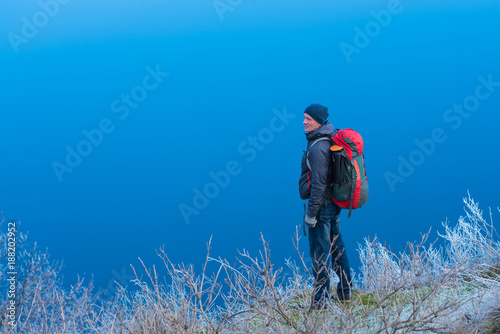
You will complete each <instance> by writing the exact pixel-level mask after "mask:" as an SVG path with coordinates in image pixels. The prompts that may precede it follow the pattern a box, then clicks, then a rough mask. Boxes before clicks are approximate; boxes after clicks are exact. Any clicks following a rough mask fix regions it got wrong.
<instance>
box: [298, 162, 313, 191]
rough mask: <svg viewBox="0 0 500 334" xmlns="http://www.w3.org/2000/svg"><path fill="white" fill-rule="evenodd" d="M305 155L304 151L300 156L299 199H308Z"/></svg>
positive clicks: (307, 170) (307, 175)
mask: <svg viewBox="0 0 500 334" xmlns="http://www.w3.org/2000/svg"><path fill="white" fill-rule="evenodd" d="M306 155H307V153H304V155H303V156H302V162H301V168H300V169H301V174H300V178H299V195H300V198H301V199H308V198H309V195H310V191H309V182H310V178H309V174H310V173H309V169H308V168H307V164H306Z"/></svg>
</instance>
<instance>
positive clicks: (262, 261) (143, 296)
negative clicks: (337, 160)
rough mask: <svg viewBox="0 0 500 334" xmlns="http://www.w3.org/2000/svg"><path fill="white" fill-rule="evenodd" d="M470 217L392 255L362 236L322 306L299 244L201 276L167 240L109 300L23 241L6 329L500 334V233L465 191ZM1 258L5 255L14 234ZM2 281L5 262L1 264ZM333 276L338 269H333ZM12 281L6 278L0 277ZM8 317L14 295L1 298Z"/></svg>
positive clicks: (208, 265) (209, 262)
mask: <svg viewBox="0 0 500 334" xmlns="http://www.w3.org/2000/svg"><path fill="white" fill-rule="evenodd" d="M464 203H465V208H466V215H465V216H464V217H461V218H460V219H459V222H458V224H457V225H456V226H454V227H450V226H449V225H448V223H444V224H443V225H444V228H445V231H444V233H443V234H440V237H441V238H442V239H443V240H444V241H445V247H437V246H436V243H435V242H429V241H428V239H429V236H430V231H429V232H428V233H426V234H423V235H422V239H421V240H420V241H419V242H418V243H408V245H407V247H406V249H405V250H404V251H403V252H401V253H398V254H396V253H393V252H391V251H390V250H389V249H387V248H386V247H384V246H383V245H382V244H381V243H380V242H379V241H378V240H377V239H375V240H373V241H370V240H368V239H366V240H365V243H364V245H359V254H360V259H361V268H360V269H361V272H360V274H359V275H358V277H357V281H356V284H355V287H354V290H353V299H352V300H351V301H350V302H341V301H340V300H338V299H335V298H332V299H330V300H328V301H326V305H327V308H326V309H325V310H319V311H315V310H311V308H310V306H311V305H312V302H313V298H314V292H315V288H316V287H315V282H314V279H313V278H312V275H311V273H310V271H309V270H310V268H308V266H307V265H306V263H305V260H304V256H303V254H301V253H300V252H299V242H300V239H301V238H300V237H299V233H298V230H297V231H296V235H295V240H294V245H295V249H296V251H297V253H298V264H297V263H296V262H295V261H292V260H290V259H289V260H286V264H287V266H288V269H289V272H290V273H291V274H288V275H284V274H283V268H281V267H278V266H276V265H275V264H274V263H273V261H272V256H271V247H270V245H269V243H268V242H267V241H266V240H265V238H264V237H263V236H262V235H261V248H260V250H259V252H258V254H257V256H255V255H252V254H250V252H248V251H246V250H242V251H240V252H239V255H238V257H237V258H236V260H235V263H231V262H229V261H228V260H227V259H222V258H213V257H211V255H210V250H211V243H210V242H208V244H207V256H206V258H205V262H204V264H203V266H202V268H201V272H200V273H197V272H196V270H195V267H194V266H193V265H184V264H181V265H175V264H174V263H172V262H171V261H170V259H169V257H168V256H167V253H166V251H165V249H164V248H161V249H159V250H158V252H157V254H158V256H159V257H160V259H161V260H162V262H163V266H162V268H160V269H157V268H156V267H155V266H153V267H152V268H151V269H149V268H148V267H147V266H146V265H145V264H144V263H143V262H142V261H141V264H142V268H141V270H140V272H139V271H137V270H136V269H135V268H133V270H134V273H135V277H136V279H135V280H134V283H135V287H136V290H135V291H127V290H125V289H123V288H119V289H118V293H117V295H116V296H115V298H113V299H112V300H107V301H106V300H104V299H101V298H97V297H96V296H97V294H93V293H92V284H91V282H90V283H89V284H88V285H87V286H85V285H84V284H83V282H84V281H83V280H82V279H80V280H79V281H78V284H77V285H76V286H74V287H72V289H70V290H69V291H66V290H65V289H63V288H62V281H61V279H60V274H59V272H60V269H61V265H60V264H57V263H51V262H50V261H49V259H48V255H47V253H46V252H40V251H39V250H38V249H37V248H36V246H35V247H33V248H30V249H29V251H28V248H26V249H24V248H23V247H26V246H25V244H26V237H25V236H24V235H22V236H21V237H20V238H19V239H18V240H19V243H20V245H19V248H20V249H23V251H22V252H21V253H20V256H19V258H20V260H21V261H18V262H19V272H20V273H21V274H20V275H19V281H18V285H19V286H18V294H19V297H18V299H16V303H18V304H17V305H18V310H19V312H18V313H19V322H18V323H17V326H16V327H15V329H14V328H8V327H7V326H5V317H3V318H0V319H1V321H2V326H3V327H2V330H3V333H134V334H135V333H137V334H139V333H144V334H149V333H151V334H153V333H264V332H265V333H414V332H428V333H498V332H499V331H500V328H499V327H500V326H499V320H500V293H499V292H498V291H500V266H499V254H500V252H499V250H500V246H499V242H498V239H497V238H496V234H495V233H496V232H495V230H494V228H493V221H492V214H491V212H490V220H491V222H486V221H485V220H484V219H483V217H482V212H481V211H480V210H479V207H478V204H477V203H475V202H474V201H473V200H472V199H471V198H470V196H469V198H467V199H464ZM1 238H2V239H0V241H1V242H2V244H1V246H2V247H1V249H2V250H1V252H2V253H0V256H2V255H4V254H5V251H4V248H5V247H4V246H5V245H4V244H5V238H4V236H3V235H2V237H1ZM0 275H2V276H1V277H2V278H4V277H5V275H6V271H5V268H4V267H2V266H0ZM330 275H332V279H334V278H335V277H333V276H334V275H335V274H334V273H333V272H331V273H330ZM2 281H3V280H2ZM1 298H3V299H0V301H1V302H2V304H1V305H2V306H1V307H2V314H5V312H4V311H5V305H6V304H5V302H6V300H5V296H2V297H1Z"/></svg>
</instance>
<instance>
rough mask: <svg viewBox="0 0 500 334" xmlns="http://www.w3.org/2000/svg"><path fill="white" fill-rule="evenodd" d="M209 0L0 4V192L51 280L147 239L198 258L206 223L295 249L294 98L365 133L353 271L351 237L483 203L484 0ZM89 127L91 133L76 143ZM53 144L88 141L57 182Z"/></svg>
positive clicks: (491, 130) (349, 225)
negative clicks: (53, 264) (48, 261)
mask: <svg viewBox="0 0 500 334" xmlns="http://www.w3.org/2000/svg"><path fill="white" fill-rule="evenodd" d="M220 3H222V4H223V5H224V4H225V5H226V6H230V7H231V8H232V10H227V11H225V12H223V14H222V16H220V15H219V14H218V12H217V10H216V9H215V7H214V2H213V1H195V0H191V1H182V2H181V1H163V2H160V1H121V2H115V1H107V2H105V3H103V2H98V1H87V2H79V1H75V0H72V1H67V3H65V4H62V2H61V3H57V4H58V6H57V5H55V4H56V2H55V0H54V1H40V2H37V1H24V2H22V3H20V2H17V1H16V2H14V1H6V2H3V3H2V4H1V5H0V13H1V14H0V18H1V19H0V36H2V38H0V57H1V62H0V73H1V74H2V76H1V77H2V79H3V80H2V81H1V82H2V84H1V85H2V87H1V88H2V95H1V96H2V99H1V102H0V110H1V115H2V121H1V123H0V143H1V145H0V154H1V156H2V157H3V159H2V162H1V164H0V175H2V177H1V178H0V208H1V209H2V210H3V213H4V215H5V218H6V219H16V220H20V221H21V222H22V229H23V230H25V231H29V235H30V240H31V241H37V243H38V244H39V245H40V246H41V247H42V248H45V247H48V249H49V252H50V253H51V254H52V257H53V259H64V263H65V269H64V273H65V277H67V280H68V281H69V282H71V281H73V280H74V279H75V277H76V275H77V274H86V275H90V274H94V277H95V280H96V282H97V284H98V285H99V286H103V285H105V284H106V283H107V282H108V281H110V280H112V279H116V277H115V276H116V275H115V273H116V272H123V270H125V272H126V273H127V275H130V271H129V264H131V263H132V264H134V265H137V264H138V261H137V257H141V258H143V259H144V260H145V261H146V263H153V262H154V261H155V252H154V251H155V249H157V248H158V247H159V246H161V245H163V244H165V248H166V251H167V253H169V254H170V255H171V256H172V259H173V260H174V262H185V263H195V264H199V263H201V261H202V259H203V256H204V253H205V248H206V245H205V243H206V241H208V239H209V238H210V236H213V247H214V248H213V252H214V254H213V255H214V256H223V257H228V258H234V256H235V255H236V254H237V252H236V250H237V249H243V248H246V249H250V250H255V249H256V248H257V247H258V238H259V233H260V232H262V233H263V234H264V236H265V237H267V238H269V239H270V240H271V247H272V249H273V252H274V258H275V260H276V261H277V262H278V263H282V261H283V259H284V258H285V257H290V256H292V257H293V256H295V254H294V250H293V245H292V242H291V239H292V237H293V233H294V230H295V227H296V226H297V225H298V224H300V223H301V217H302V202H301V201H300V199H299V196H298V190H297V187H298V182H297V181H298V177H299V173H300V157H301V155H302V150H303V149H304V148H305V138H304V134H303V126H302V115H303V110H304V109H305V108H306V107H307V106H308V105H309V104H310V103H321V104H324V105H326V106H328V108H329V110H330V121H331V122H332V123H333V124H334V126H335V127H337V128H354V129H355V130H357V131H359V132H360V133H361V134H362V135H363V137H364V139H365V158H366V169H367V172H368V180H369V184H370V200H369V202H368V203H367V204H366V206H365V207H363V208H362V209H360V210H357V211H356V212H354V213H353V217H352V218H351V219H349V220H348V219H347V218H346V214H345V213H343V214H342V229H343V233H344V239H345V241H346V243H347V247H348V252H349V256H350V258H351V264H352V266H353V267H354V269H355V270H356V266H357V257H358V254H357V253H356V251H355V249H356V248H357V244H358V243H362V242H363V238H365V237H371V238H373V237H374V236H375V235H377V236H378V237H379V238H380V239H381V240H382V241H384V242H387V244H390V245H392V247H393V248H394V249H396V250H400V249H403V247H404V244H405V242H407V241H414V240H417V239H419V235H420V232H426V231H428V230H429V228H430V227H431V226H432V227H433V231H434V232H435V231H436V230H439V228H440V223H441V221H444V220H445V219H447V217H448V218H449V219H450V220H452V221H454V220H456V219H457V218H458V216H459V215H460V214H461V213H462V209H461V208H462V203H461V199H462V198H463V197H465V196H467V191H468V190H469V191H470V193H471V195H472V196H473V197H474V198H475V199H476V200H478V201H479V202H480V203H481V205H482V206H483V209H487V207H488V206H491V207H493V208H495V207H496V206H498V205H499V196H498V193H497V191H496V189H497V188H498V187H499V186H500V181H499V178H498V177H497V176H496V174H495V171H496V165H497V164H498V162H499V160H500V159H499V155H498V154H497V153H496V146H497V144H498V142H499V141H498V135H497V126H498V124H499V119H500V116H499V111H500V87H499V86H498V82H500V65H499V62H498V59H499V56H500V47H499V43H498V40H499V38H500V20H499V17H500V6H499V5H498V2H496V1H477V2H474V3H470V2H465V1H454V2H451V1H440V2H429V1H401V2H396V1H370V2H368V1H340V2H335V3H325V2H324V1H309V2H294V3H289V2H285V1H271V2H270V1H266V2H264V1H245V0H243V1H240V2H238V1H233V2H232V3H233V5H229V4H230V3H231V2H227V1H221V2H220ZM220 3H219V5H220ZM51 6H52V7H51ZM43 8H49V9H45V10H44V9H43ZM223 8H229V7H223ZM47 11H49V12H50V11H51V12H50V13H51V14H52V16H51V15H49V14H46V15H45V16H44V13H47ZM391 11H392V12H391ZM384 13H385V14H386V16H384ZM387 13H390V16H389V18H390V19H389V18H388V16H387ZM221 17H222V18H223V19H221ZM384 18H385V21H383V20H384ZM26 20H27V21H28V22H29V23H26V22H27V21H26ZM37 20H38V21H37ZM380 20H382V21H380ZM34 22H38V25H39V26H38V27H37V26H36V25H35V28H36V32H34V31H31V32H30V30H29V27H26V25H29V24H34ZM381 22H382V23H381ZM377 27H378V28H377ZM367 29H368V30H367ZM369 29H375V30H369ZM359 31H361V32H362V33H361V34H365V38H364V39H363V36H361V35H360V33H359ZM23 33H24V34H25V35H26V33H28V36H29V37H26V36H24V35H23ZM30 33H31V35H30ZM12 34H15V35H17V36H18V37H16V38H25V40H23V41H24V42H22V43H21V44H17V46H16V43H15V42H12V38H13V37H12V36H13V35H12ZM361 42H362V43H361ZM342 45H344V46H345V45H350V46H351V47H352V48H356V50H357V51H356V52H354V53H351V54H348V55H346V53H345V49H344V51H343V49H342ZM350 50H353V49H350ZM152 73H156V74H152ZM488 82H489V83H488ZM153 86H154V88H153ZM148 87H149V88H148ZM477 94H479V95H477ZM127 96H129V100H128V101H129V102H128V103H127V102H125V101H126V100H125V99H127ZM134 96H135V98H137V100H136V101H135V102H134ZM478 96H479V97H478ZM130 98H132V101H131V100H130ZM115 101H118V102H116V103H115ZM114 103H115V104H114ZM463 104H467V107H468V108H469V109H470V110H472V111H467V110H465V109H464V108H462V109H461V110H462V111H461V112H458V111H457V110H458V109H455V107H454V105H463ZM119 107H122V109H120V110H118V108H119ZM123 108H125V109H123ZM125 110H127V111H125ZM277 115H282V117H285V116H283V115H289V116H288V118H287V117H285V118H284V119H285V121H283V120H282V119H280V120H281V121H278V120H274V121H273V119H275V118H276V117H277ZM278 118H279V117H278ZM287 122H288V123H287ZM103 124H104V126H103ZM272 124H274V125H275V126H272ZM95 129H99V131H101V132H102V137H100V136H99V135H96V137H94V141H95V142H96V143H98V144H96V145H94V144H92V145H91V146H90V147H88V146H85V145H86V144H85V143H84V142H85V141H89V140H88V138H87V137H86V136H85V134H84V132H85V131H86V132H87V133H94V134H95V133H96V132H95V131H94V130H95ZM103 129H105V130H107V133H104V132H103V131H102V130H103ZM272 129H274V130H272ZM92 131H94V132H92ZM433 134H434V136H433ZM259 136H260V137H259ZM251 138H257V140H258V143H257V144H256V145H255V146H253V147H252V144H251V141H252V139H251ZM431 142H432V143H431ZM417 143H421V144H417ZM422 143H427V144H426V145H427V146H425V145H424V144H422ZM79 145H80V146H79ZM419 145H420V146H419ZM422 145H424V146H422ZM68 147H69V148H70V150H75V151H76V150H78V147H80V149H81V150H83V152H90V153H88V154H87V153H86V154H87V155H86V156H83V157H81V161H79V162H78V163H75V165H76V167H68V168H70V169H71V170H72V171H71V173H69V172H67V173H63V174H62V175H60V176H62V181H61V178H60V177H58V175H57V172H55V171H54V162H57V163H60V164H61V165H63V164H64V165H67V162H66V158H67V155H68V149H67V148H68ZM422 147H424V148H422ZM252 149H253V153H250V152H251V150H252ZM85 150H87V151H85ZM242 152H247V153H242ZM410 160H411V161H413V162H414V163H415V164H413V165H412V167H410V168H409V169H408V166H406V169H405V167H401V164H407V163H404V162H401V161H410ZM410 164H411V163H410ZM228 165H229V166H232V169H231V168H230V169H231V170H232V171H233V174H234V175H230V176H231V178H230V180H229V181H228V182H227V185H226V184H225V182H222V183H221V184H224V186H223V187H222V186H220V185H219V186H218V189H216V188H213V186H212V191H213V193H212V194H216V195H214V196H213V198H209V199H208V202H209V203H208V204H207V205H206V206H203V205H201V206H203V208H202V209H196V210H198V213H197V214H194V215H191V216H190V218H189V224H188V223H187V222H188V221H187V220H186V219H185V217H183V215H182V214H181V211H180V209H179V207H180V206H181V205H182V204H184V205H186V206H191V207H193V208H194V204H193V200H194V199H195V196H196V195H195V194H196V189H197V190H200V191H202V192H203V189H204V188H205V187H207V186H208V187H209V188H210V186H209V184H211V183H212V184H213V183H214V181H213V178H212V177H211V172H213V173H215V174H217V173H219V174H220V172H221V171H224V170H227V169H228ZM401 171H403V172H402V173H401ZM388 175H391V176H388ZM394 177H396V179H394ZM398 177H399V178H398ZM388 179H389V180H392V181H388ZM394 180H399V181H394ZM402 180H404V182H401V181H402ZM391 182H392V185H391ZM2 228H5V226H3V227H2ZM434 236H435V235H434ZM302 246H303V250H304V251H306V253H307V241H306V240H305V239H304V240H302ZM127 275H125V276H127ZM122 276H123V275H122Z"/></svg>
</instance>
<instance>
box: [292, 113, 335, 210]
mask: <svg viewBox="0 0 500 334" xmlns="http://www.w3.org/2000/svg"><path fill="white" fill-rule="evenodd" d="M332 134H333V125H331V124H330V123H328V122H327V123H326V124H324V125H322V126H320V127H319V128H318V129H316V130H315V131H313V132H310V133H307V134H306V138H307V141H308V143H307V151H309V164H310V165H311V170H309V167H308V166H307V162H306V159H307V151H306V152H305V153H304V155H303V156H302V164H301V169H302V173H301V176H300V179H299V193H300V197H301V198H302V199H307V198H308V199H309V205H308V207H307V215H308V216H310V217H316V215H317V214H318V212H319V209H320V208H321V205H322V204H323V203H325V200H326V201H328V199H329V193H328V192H327V189H328V188H329V185H331V184H332V173H331V168H332V158H331V151H330V146H331V144H330V141H328V140H321V141H318V142H317V143H316V144H314V146H312V147H311V144H312V143H313V142H314V141H315V140H316V139H318V138H319V137H326V136H328V137H329V136H331V135H332ZM329 201H331V199H330V200H329Z"/></svg>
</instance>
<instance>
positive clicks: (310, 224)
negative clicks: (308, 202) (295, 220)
mask: <svg viewBox="0 0 500 334" xmlns="http://www.w3.org/2000/svg"><path fill="white" fill-rule="evenodd" d="M317 222H318V220H317V219H316V217H310V216H309V215H307V214H306V218H304V224H305V225H306V226H307V227H309V228H314V226H316V223H317Z"/></svg>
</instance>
